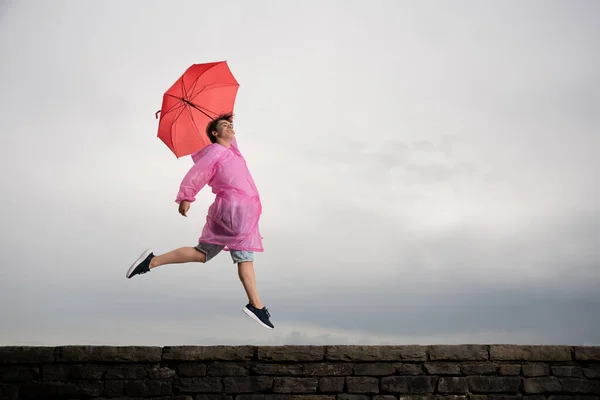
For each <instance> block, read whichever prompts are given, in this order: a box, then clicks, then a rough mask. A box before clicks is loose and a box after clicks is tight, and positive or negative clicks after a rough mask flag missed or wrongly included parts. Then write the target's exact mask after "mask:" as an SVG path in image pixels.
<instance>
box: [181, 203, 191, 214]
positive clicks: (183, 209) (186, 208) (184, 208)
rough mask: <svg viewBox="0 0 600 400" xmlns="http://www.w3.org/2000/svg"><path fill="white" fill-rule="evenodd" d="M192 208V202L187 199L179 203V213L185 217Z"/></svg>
mask: <svg viewBox="0 0 600 400" xmlns="http://www.w3.org/2000/svg"><path fill="white" fill-rule="evenodd" d="M189 209H190V202H189V201H186V200H182V201H181V203H179V214H181V215H183V216H184V217H187V212H188V211H189Z"/></svg>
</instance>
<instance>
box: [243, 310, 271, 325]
mask: <svg viewBox="0 0 600 400" xmlns="http://www.w3.org/2000/svg"><path fill="white" fill-rule="evenodd" d="M243 310H244V312H245V313H246V314H247V315H248V316H249V317H250V318H252V319H253V320H255V321H256V322H258V324H259V325H262V326H264V327H265V328H267V329H273V328H275V327H274V326H273V324H272V323H271V321H270V320H269V318H271V314H269V310H267V308H266V307H263V308H260V309H259V308H256V307H254V306H253V305H252V304H247V305H246V307H244V308H243Z"/></svg>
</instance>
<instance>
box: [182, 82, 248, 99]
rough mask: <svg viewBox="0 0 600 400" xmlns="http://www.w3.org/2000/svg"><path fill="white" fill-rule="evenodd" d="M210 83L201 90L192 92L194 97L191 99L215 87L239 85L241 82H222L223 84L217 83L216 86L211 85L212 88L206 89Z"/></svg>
mask: <svg viewBox="0 0 600 400" xmlns="http://www.w3.org/2000/svg"><path fill="white" fill-rule="evenodd" d="M208 86H209V85H206V86H204V87H203V88H202V89H201V90H200V91H198V92H196V93H194V94H192V96H193V97H190V100H193V99H194V98H195V97H197V96H198V95H199V94H201V93H206V92H208V91H209V90H213V89H219V88H222V87H228V86H239V84H235V83H221V84H215V85H214V86H211V87H210V88H208V89H206V88H207V87H208Z"/></svg>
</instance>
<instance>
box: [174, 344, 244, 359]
mask: <svg viewBox="0 0 600 400" xmlns="http://www.w3.org/2000/svg"><path fill="white" fill-rule="evenodd" d="M254 353H255V347H253V346H172V347H165V348H164V349H163V353H162V359H163V360H165V361H246V360H250V359H252V358H253V357H254Z"/></svg>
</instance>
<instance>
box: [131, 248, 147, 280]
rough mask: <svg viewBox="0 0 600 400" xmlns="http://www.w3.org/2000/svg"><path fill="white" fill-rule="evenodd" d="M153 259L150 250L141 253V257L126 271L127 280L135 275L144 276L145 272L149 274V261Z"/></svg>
mask: <svg viewBox="0 0 600 400" xmlns="http://www.w3.org/2000/svg"><path fill="white" fill-rule="evenodd" d="M153 258H154V253H152V250H150V249H148V250H146V251H144V252H143V253H142V255H141V256H139V258H138V259H137V260H135V262H134V263H133V264H132V265H131V267H129V270H127V274H126V275H125V276H126V277H127V279H129V278H131V277H132V276H135V275H140V274H145V273H146V272H150V260H152V259H153Z"/></svg>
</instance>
